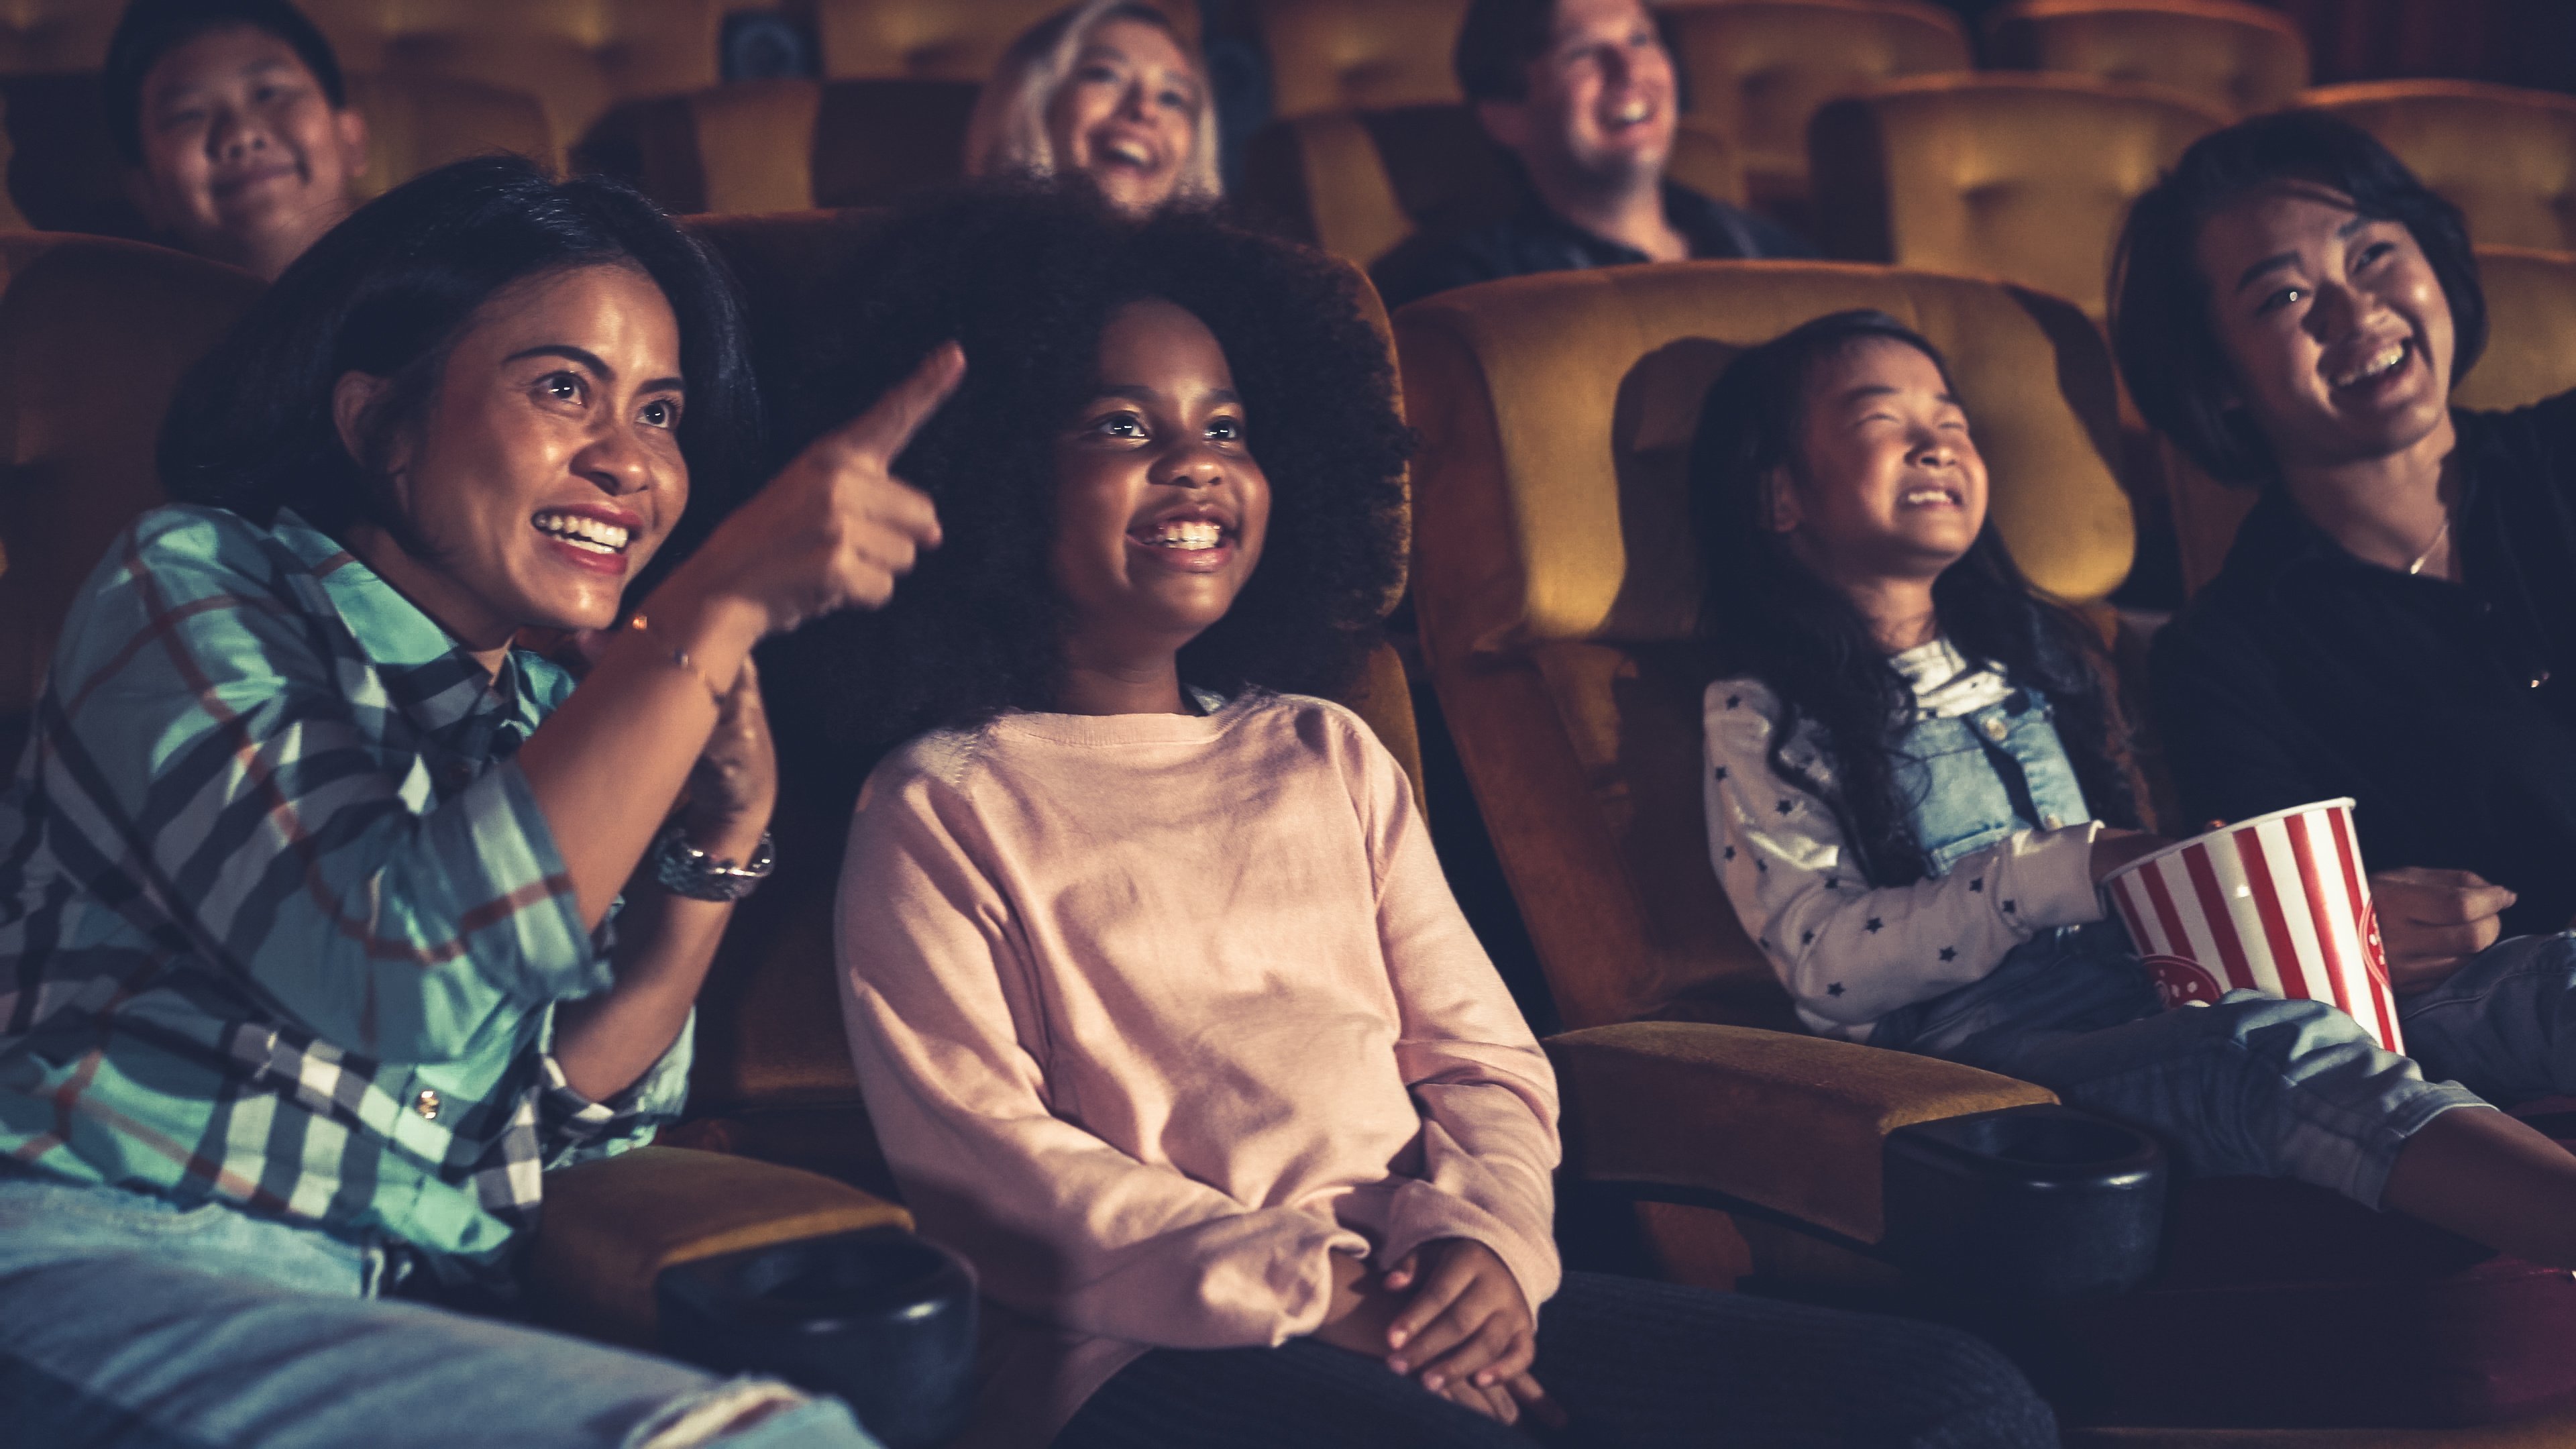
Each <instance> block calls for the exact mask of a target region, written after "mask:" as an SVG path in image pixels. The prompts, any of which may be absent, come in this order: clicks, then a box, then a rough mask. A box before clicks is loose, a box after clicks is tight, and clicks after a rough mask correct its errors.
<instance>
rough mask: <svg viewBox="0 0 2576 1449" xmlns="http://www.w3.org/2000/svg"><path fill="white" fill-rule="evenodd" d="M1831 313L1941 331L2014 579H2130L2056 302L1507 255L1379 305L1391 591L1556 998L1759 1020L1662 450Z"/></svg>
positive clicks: (2083, 351)
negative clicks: (1494, 275) (1397, 574)
mask: <svg viewBox="0 0 2576 1449" xmlns="http://www.w3.org/2000/svg"><path fill="white" fill-rule="evenodd" d="M1848 307H1879V308H1883V309H1885V310H1887V311H1890V312H1892V313H1894V314H1895V315H1896V316H1898V317H1899V318H1901V319H1903V320H1905V321H1906V322H1908V323H1909V324H1911V325H1913V326H1916V327H1918V328H1920V329H1921V330H1922V331H1923V332H1924V333H1925V335H1927V336H1929V337H1931V338H1932V339H1933V340H1934V341H1935V342H1937V343H1939V344H1941V345H1942V346H1943V347H1945V348H1946V349H1948V350H1949V352H1950V354H1951V360H1952V364H1953V366H1954V368H1955V370H1956V373H1957V381H1958V385H1959V389H1960V392H1961V394H1962V395H1963V400H1964V401H1965V403H1966V405H1967V407H1968V409H1969V412H1970V413H1971V415H1973V416H1974V417H1975V418H1976V420H1977V431H1978V440H1979V445H1980V447H1981V449H1982V450H1983V451H1984V452H1985V454H1986V458H1987V462H1988V464H1989V466H1990V468H1991V469H1992V472H1993V477H1994V483H1993V494H1994V501H1993V512H1994V517H1995V520H1996V523H1997V525H1998V526H1999V527H2000V528H2001V529H2002V531H2003V534H2004V537H2005V538H2006V540H2007V541H2008V542H2009V543H2010V544H2011V545H2012V547H2013V551H2014V554H2015V557H2016V558H2018V559H2019V560H2020V562H2021V564H2022V566H2023V568H2024V569H2026V570H2027V571H2028V572H2029V574H2030V576H2031V577H2032V579H2033V580H2034V581H2035V582H2037V583H2038V584H2039V585H2040V586H2041V587H2042V588H2045V589H2047V590H2049V591H2050V592H2052V593H2054V594H2056V595H2058V596H2059V597H2061V598H2065V599H2069V600H2074V601H2086V600H2093V599H2099V598H2101V597H2102V596H2104V595H2105V594H2107V593H2109V592H2110V590H2111V589H2112V588H2113V587H2114V586H2116V585H2117V584H2118V583H2119V582H2120V580H2121V579H2122V578H2123V577H2124V576H2125V575H2126V574H2127V572H2128V567H2129V556H2130V549H2131V524H2130V518H2129V509H2128V503H2127V501H2126V499H2125V498H2124V497H2123V495H2122V494H2121V492H2120V489H2119V485H2118V484H2117V483H2116V482H2115V481H2114V479H2113V476H2112V469H2111V462H2110V460H2111V459H2112V458H2113V457H2114V456H2116V455H2115V453H2114V451H2113V450H2114V448H2115V446H2116V444H2115V435H2116V429H2117V420H2116V418H2115V416H2114V413H2113V387H2112V372H2111V364H2110V359H2109V357H2108V355H2107V352H2106V350H2105V348H2104V346H2103V344H2102V342H2101V339H2100V336H2099V334H2098V333H2096V332H2095V330H2094V329H2093V328H2092V327H2091V326H2090V325H2088V324H2087V323H2086V321H2085V319H2084V317H2083V316H2082V314H2080V313H2079V312H2077V311H2076V310H2075V309H2074V308H2073V307H2071V306H2068V305H2067V304H2065V303H2063V302H2059V301H2056V300H2055V299H2052V298H2047V297H2042V296H2037V295H2035V294H2032V293H2028V292H2024V291H2021V290H2019V289H2016V288H2011V287H2007V286H2004V285H2001V284H1998V283H1993V282H1984V281H1976V280H1971V279H1966V278H1956V277H1945V276H1933V275H1928V274H1922V273H1915V272H1907V271H1902V270H1898V269H1894V268H1888V267H1878V266H1864V265H1858V264H1850V263H1833V262H1685V263H1678V264H1674V265H1670V266H1658V267H1612V268H1604V269H1599V270H1595V271H1586V272H1560V273H1551V274H1547V275H1542V276H1531V277H1519V278H1513V279H1511V280H1508V281H1503V282H1491V283H1486V284H1483V285H1481V286H1476V287H1470V288H1464V289H1461V290H1459V291H1456V292H1450V293H1444V294H1442V295H1440V296H1436V297H1431V298H1428V299H1425V300H1423V301H1421V302H1417V303H1414V304H1413V305H1411V306H1409V307H1407V308H1405V309H1404V310H1403V312H1402V313H1401V314H1399V315H1398V317H1397V318H1396V338H1397V344H1398V347H1399V349H1400V351H1401V355H1402V357H1403V363H1404V378H1405V396H1406V402H1407V407H1408V410H1409V416H1410V417H1411V418H1412V421H1413V425H1414V427H1415V428H1416V429H1418V430H1419V431H1420V432H1421V434H1422V437H1423V447H1422V452H1421V454H1420V456H1419V457H1418V459H1417V461H1416V462H1415V465H1414V496H1415V505H1414V506H1415V510H1416V516H1417V519H1418V521H1419V527H1418V528H1417V529H1416V531H1415V571H1414V605H1415V610H1416V613H1417V617H1418V618H1419V620H1420V623H1421V628H1422V640H1423V651H1424V654H1425V656H1426V658H1427V660H1428V662H1429V665H1430V669H1431V677H1432V681H1433V683H1434V685H1435V686H1436V687H1437V689H1438V690H1439V693H1440V698H1441V702H1442V705H1443V707H1444V711H1445V713H1446V714H1447V715H1448V717H1449V720H1450V728H1451V733H1452V735H1453V737H1454V738H1455V739H1456V742H1457V746H1458V753H1459V755H1460V757H1461V759H1462V761H1463V762H1464V764H1465V766H1466V770H1467V775H1468V779H1469V781H1470V782H1471V784H1472V785H1473V786H1474V789H1475V792H1476V799H1477V801H1478V803H1479V804H1480V805H1482V806H1483V808H1484V811H1485V818H1486V820H1487V821H1488V823H1489V824H1490V825H1491V827H1492V830H1493V835H1494V845H1495V849H1496V851H1497V852H1498V853H1499V854H1500V856H1501V858H1502V863H1503V868H1504V871H1505V873H1506V875H1507V876H1508V877H1509V878H1510V880H1511V883H1512V887H1513V893H1514V895H1515V896H1516V897H1517V899H1518V900H1519V903H1520V906H1521V911H1522V914H1523V916H1524V917H1525V918H1526V920H1527V922H1528V925H1529V929H1530V934H1531V937H1532V939H1533V941H1534V942H1535V944H1536V946H1537V948H1538V952H1539V956H1540V959H1541V961H1542V962H1543V964H1544V965H1545V967H1546V970H1547V976H1548V983H1549V986H1550V987H1551V989H1552V990H1553V991H1554V993H1555V996H1556V1002H1557V1006H1558V1009H1559V1010H1560V1011H1561V1012H1562V1013H1563V1014H1564V1016H1565V1019H1566V1021H1567V1022H1568V1023H1569V1024H1570V1025H1575V1026H1593V1025H1598V1024H1602V1023H1607V1022H1623V1021H1636V1020H1641V1019H1646V1018H1655V1017H1664V1018H1675V1019H1682V1020H1695V1021H1734V1022H1749V1023H1756V1024H1766V1025H1767V1024H1783V1023H1786V1022H1788V1021H1789V1019H1790V1018H1789V1015H1788V1010H1787V1001H1786V998H1785V997H1784V996H1783V995H1782V993H1781V991H1780V988H1779V987H1778V985H1777V984H1775V982H1774V981H1773V979H1772V976H1771V972H1770V970H1769V968H1768V967H1767V966H1766V965H1765V964H1764V963H1763V960H1762V958H1761V956H1760V954H1759V953H1758V952H1756V951H1755V950H1754V947H1753V943H1752V942H1751V941H1749V940H1747V939H1745V937H1744V934H1743V932H1742V931H1741V930H1739V929H1738V928H1737V926H1736V923H1735V918H1734V913H1733V912H1732V911H1731V910H1730V909H1729V908H1728V906H1727V904H1726V900H1725V897H1724V896H1723V895H1721V894H1720V893H1719V892H1718V891H1717V889H1716V882H1715V881H1714V880H1713V879H1711V877H1710V872H1709V864H1708V844H1707V838H1706V833H1705V828H1704V826H1703V823H1702V821H1701V817H1700V799H1699V791H1698V790H1697V789H1696V788H1690V789H1676V788H1674V784H1675V782H1684V781H1693V780H1696V779H1697V778H1698V777H1699V749H1700V745H1699V690H1700V685H1701V683H1703V682H1704V681H1703V680H1702V679H1701V677H1700V675H1699V672H1698V665H1697V662H1696V660H1695V659H1694V658H1693V656H1692V645H1691V643H1690V641H1691V638H1692V636H1693V633H1694V630H1695V627H1696V616H1697V610H1698V583H1697V577H1696V575H1697V565H1696V562H1695V560H1694V558H1693V554H1692V545H1691V541H1690V526H1689V511H1688V506H1687V501H1686V493H1685V483H1684V478H1683V475H1682V462H1683V455H1684V453H1685V452H1686V451H1687V448H1688V446H1689V440H1690V435H1691V431H1692V429H1693V427H1694V426H1695V424H1696V420H1697V416H1698V411H1699V402H1700V398H1701V396H1702V394H1703V393H1705V391H1706V390H1707V388H1708V385H1709V384H1710V382H1712V381H1713V380H1714V379H1715V378H1716V376H1717V374H1718V372H1719V371H1720V370H1721V368H1722V367H1723V366H1724V365H1725V363H1726V361H1727V360H1728V359H1729V358H1731V357H1732V356H1733V355H1734V354H1735V353H1736V352H1737V351H1739V350H1741V349H1742V348H1744V347H1747V346H1750V345H1752V344H1754V343H1757V342H1761V341H1764V340H1766V339H1768V338H1770V337H1773V336H1776V335H1778V334H1779V333H1781V332H1783V331H1786V330H1787V329H1788V328H1789V327H1791V326H1794V325H1796V324H1797V323H1799V322H1802V321H1805V320H1806V319H1808V318H1810V317H1813V316H1817V315H1820V314H1822V313H1826V312H1831V311H1836V310H1839V309H1842V308H1848Z"/></svg>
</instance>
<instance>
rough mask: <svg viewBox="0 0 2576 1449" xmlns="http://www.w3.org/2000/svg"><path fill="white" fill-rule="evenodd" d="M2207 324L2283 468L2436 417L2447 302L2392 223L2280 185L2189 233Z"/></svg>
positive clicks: (2444, 391)
mask: <svg viewBox="0 0 2576 1449" xmlns="http://www.w3.org/2000/svg"><path fill="white" fill-rule="evenodd" d="M2198 249H2199V261H2200V270H2201V276H2202V278H2203V280H2204V281H2205V282H2206V283H2207V284H2208V288H2209V306H2210V312H2211V317H2210V321H2211V324H2212V326H2213V327H2214V328H2215V330H2216V332H2217V334H2218V340H2219V346H2220V347H2221V348H2222V349H2223V350H2224V351H2225V352H2226V354H2227V359H2228V362H2229V364H2230V366H2231V368H2232V369H2233V371H2234V373H2235V380H2236V384H2237V388H2238V390H2239V395H2238V398H2237V401H2239V402H2240V403H2242V404H2243V405H2244V406H2245V407H2246V408H2247V410H2248V411H2249V412H2250V413H2251V414H2252V416H2253V419H2254V422H2255V426H2256V427H2257V428H2258V429H2260V430H2261V432H2262V434H2263V437H2264V440H2265V441H2266V442H2268V443H2269V444H2270V445H2271V447H2272V453H2273V457H2274V458H2275V459H2276V460H2277V461H2278V462H2279V463H2280V464H2281V465H2282V466H2283V467H2285V468H2294V469H2295V468H2316V467H2330V466H2333V465H2335V464H2338V463H2348V462H2355V461H2360V460H2363V459H2369V458H2380V457H2386V456H2388V455H2390V454H2393V453H2396V452H2398V451H2400V450H2402V449H2404V448H2406V447H2408V446H2410V445H2412V444H2415V443H2417V442H2420V441H2422V440H2423V439H2424V438H2426V437H2427V436H2428V435H2430V434H2431V433H2433V432H2434V431H2435V430H2436V429H2438V428H2440V427H2442V426H2443V425H2444V424H2445V423H2446V422H2447V421H2448V419H2449V407H2450V393H2451V356H2452V349H2453V345H2454V340H2455V334H2454V332H2453V329H2452V323H2451V304H2450V299H2449V298H2448V297H2447V296H2445V295H2444V294H2443V291H2442V282H2441V278H2440V277H2439V276H2437V275H2435V273H2434V271H2433V267H2432V263H2431V262H2429V261H2428V260H2426V258H2425V256H2424V251H2423V248H2421V247H2419V246H2417V245H2416V243H2415V237H2414V234H2413V233H2411V232H2409V231H2408V230H2407V229H2406V225H2405V223H2403V222H2398V221H2387V220H2381V219H2378V218H2373V217H2366V216H2363V215H2361V214H2360V213H2359V212H2358V211H2355V210H2354V209H2353V205H2352V199H2351V198H2350V197H2348V196H2345V195H2343V194H2341V193H2340V192H2335V191H2331V190H2328V189H2326V188H2324V187H2321V186H2312V185H2305V184H2294V185H2284V186H2281V187H2278V188H2275V189H2272V190H2269V191H2265V192H2262V193H2259V194H2257V195H2255V196H2252V197H2249V198H2248V199H2246V200H2244V201H2242V202H2239V203H2237V204H2236V205H2234V206H2232V207H2229V208H2228V209H2226V210H2224V211H2221V212H2219V213H2218V214H2217V215H2215V216H2213V217H2211V218H2210V219H2209V220H2208V221H2207V222H2206V223H2204V224H2203V225H2202V227H2201V229H2200V238H2199V248H2198Z"/></svg>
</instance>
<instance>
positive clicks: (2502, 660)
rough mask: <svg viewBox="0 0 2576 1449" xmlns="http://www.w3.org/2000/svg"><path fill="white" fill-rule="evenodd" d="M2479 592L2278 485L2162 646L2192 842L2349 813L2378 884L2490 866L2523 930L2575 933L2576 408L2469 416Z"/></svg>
mask: <svg viewBox="0 0 2576 1449" xmlns="http://www.w3.org/2000/svg"><path fill="white" fill-rule="evenodd" d="M2454 417H2455V419H2456V421H2457V425H2458V430H2459V446H2458V450H2457V452H2456V454H2455V455H2454V456H2455V457H2456V458H2457V459H2458V461H2459V463H2460V464H2461V467H2460V481H2461V493H2460V498H2459V503H2458V509H2457V512H2456V513H2455V514H2454V517H2453V522H2452V526H2451V529H2452V531H2451V543H2452V547H2453V549H2454V552H2455V554H2456V556H2457V557H2458V559H2459V560H2460V575H2461V579H2462V582H2460V583H2456V584H2455V583H2451V582H2449V581H2447V580H2444V579H2438V578H2430V577H2414V576H2409V575H2406V574H2403V573H2399V572H2397V571H2395V570H2393V569H2386V568H2379V567H2376V566H2373V565H2370V564H2366V563H2363V562H2361V561H2360V560H2359V559H2356V558H2354V557H2353V556H2352V555H2350V554H2348V553H2346V552H2344V550H2343V549H2342V548H2341V547H2339V546H2337V545H2336V544H2335V543H2334V542H2333V541H2332V540H2331V539H2329V538H2328V537H2326V535H2325V533H2324V531H2323V530H2321V529H2319V528H2318V527H2317V526H2316V525H2315V524H2314V523H2311V522H2309V521H2308V519H2307V517H2306V515H2304V514H2302V513H2301V512H2300V511H2299V510H2298V508H2297V506H2296V505H2295V504H2293V503H2292V502H2291V501H2290V499H2289V496H2288V495H2287V494H2286V493H2284V492H2282V491H2281V490H2280V489H2278V488H2273V489H2269V490H2267V491H2266V493H2265V494H2264V496H2263V498H2262V500H2261V501H2260V502H2259V503H2257V504H2256V505H2255V508H2254V511H2253V513H2252V514H2250V515H2249V516H2248V517H2247V518H2246V520H2245V525H2244V527H2243V528H2242V529H2241V530H2239V531H2238V533H2237V536H2236V544H2235V547H2234V548H2233V549H2232V550H2231V551H2230V552H2229V553H2228V556H2227V563H2226V566H2225V567H2224V568H2223V569H2221V570H2220V572H2219V576H2218V577H2217V578H2216V579H2215V580H2213V581H2212V582H2211V583H2210V585H2209V587H2207V588H2206V589H2204V590H2202V591H2201V593H2200V595H2199V597H2197V598H2195V599H2194V600H2193V601H2192V602H2191V605H2190V607H2188V608H2186V609H2185V610H2184V611H2183V612H2182V615H2181V616H2180V617H2179V618H2177V619H2176V620H2175V621H2174V622H2173V624H2172V625H2170V626H2169V627H2167V628H2166V629H2165V630H2164V632H2163V634H2162V635H2161V636H2160V637H2159V638H2158V639H2157V640H2156V647H2155V654H2154V670H2153V672H2154V681H2155V703H2156V717H2157V721H2158V724H2159V726H2160V728H2161V729H2162V731H2163V733H2164V739H2165V746H2166V749H2167V751H2168V752H2169V755H2170V758H2171V761H2172V765H2173V771H2174V779H2175V783H2176V785H2177V787H2178V789H2179V790H2180V793H2181V796H2182V803H2183V808H2184V814H2185V821H2186V826H2185V828H2186V829H2187V828H2188V825H2189V824H2196V823H2198V822H2202V821H2207V820H2238V819H2242V818H2244V817H2246V816H2248V815H2255V814H2260V813H2262V812H2264V811H2267V810H2276V809H2280V808H2282V807H2284V806H2288V805H2296V804H2300V803H2302V802H2304V801H2309V800H2319V799H2327V798H2331V797H2333V796H2337V795H2350V796H2352V797H2353V798H2354V799H2355V800H2356V801H2358V802H2359V807H2358V809H2357V810H2356V812H2355V814H2354V823H2355V825H2356V827H2357V828H2358V829H2359V831H2360V833H2361V847H2362V854H2363V857H2364V859H2366V860H2367V861H2368V863H2369V865H2370V868H2371V869H2373V870H2386V869H2390V868H2392V867H2397V866H2410V865H2412V866H2433V867H2442V868H2449V869H2463V870H2473V871H2476V872H2477V873H2478V874H2480V875H2482V876H2484V877H2486V878H2487V879H2488V880H2491V881H2495V882H2497V883H2498V884H2501V885H2505V886H2509V887H2511V888H2512V889H2513V890H2514V891H2516V892H2517V893H2518V894H2519V895H2520V897H2521V899H2520V900H2519V902H2517V903H2516V905H2515V906H2514V907H2513V908H2512V909H2511V910H2509V911H2507V912H2506V913H2505V917H2504V925H2505V929H2506V932H2507V933H2508V934H2519V933H2524V932H2535V931H2555V930H2559V929H2561V928H2563V927H2565V926H2566V925H2567V923H2568V920H2569V918H2570V917H2571V916H2576V393H2567V394H2562V395H2560V396H2558V397H2555V398H2551V399H2549V400H2548V401H2546V402H2542V403H2538V404H2535V405H2534V406H2531V407H2528V408H2522V409H2519V410H2516V411H2514V412H2509V413H2470V412H2461V413H2456V414H2454Z"/></svg>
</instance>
